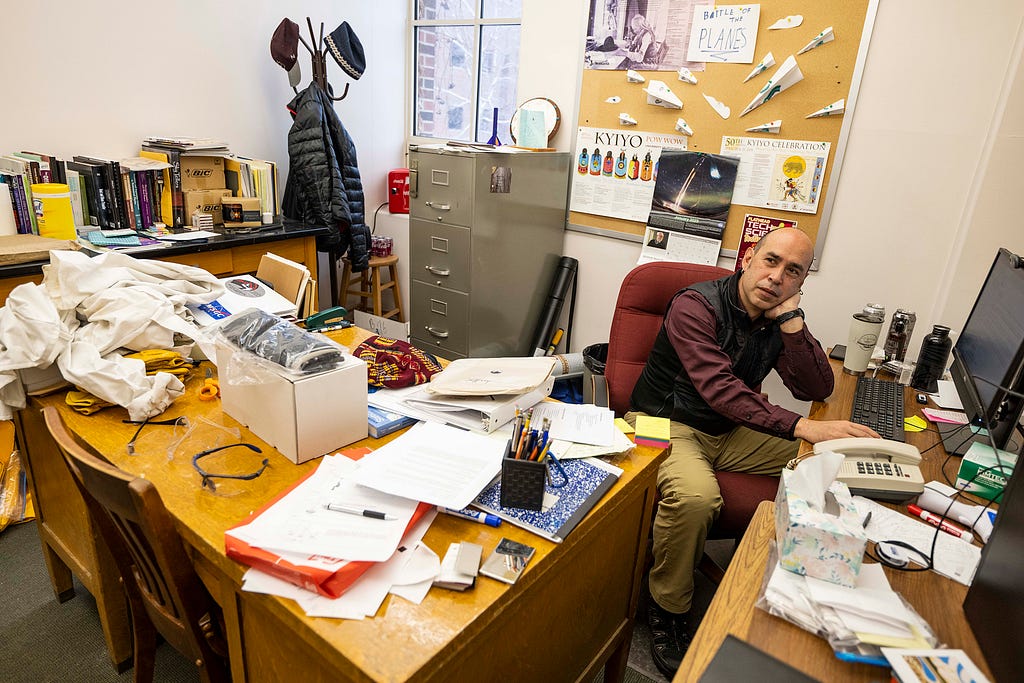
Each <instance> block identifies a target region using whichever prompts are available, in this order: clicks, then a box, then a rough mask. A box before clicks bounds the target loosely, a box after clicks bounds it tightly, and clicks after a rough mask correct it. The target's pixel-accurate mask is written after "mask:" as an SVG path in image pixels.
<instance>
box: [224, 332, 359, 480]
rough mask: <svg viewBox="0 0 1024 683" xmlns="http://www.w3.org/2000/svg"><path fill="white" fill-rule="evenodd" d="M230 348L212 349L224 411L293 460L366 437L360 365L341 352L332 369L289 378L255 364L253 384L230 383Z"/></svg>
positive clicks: (298, 462)
mask: <svg viewBox="0 0 1024 683" xmlns="http://www.w3.org/2000/svg"><path fill="white" fill-rule="evenodd" d="M231 353H232V350H231V349H228V348H226V347H223V346H218V348H217V367H218V369H219V370H220V372H221V377H220V391H221V401H222V408H223V409H224V412H225V413H227V414H228V415H230V416H231V417H233V418H235V419H236V420H238V421H239V422H241V423H242V424H244V425H245V426H246V427H248V428H249V429H250V430H251V431H252V432H253V433H254V434H256V435H257V436H258V437H260V438H261V439H263V440H264V441H266V442H267V443H269V444H270V445H272V446H273V447H274V448H276V449H277V450H279V451H280V452H281V454H282V455H284V456H285V457H286V458H288V459H289V460H291V461H292V462H294V463H295V464H300V463H304V462H306V461H307V460H312V459H313V458H317V457H319V456H321V455H324V454H326V453H330V452H332V451H334V450H337V449H339V448H342V447H344V446H347V445H349V444H350V443H353V442H355V441H359V440H360V439H364V438H366V434H367V412H366V363H364V362H363V361H362V360H360V359H359V358H356V357H355V356H351V355H346V357H345V362H344V363H343V364H342V365H341V367H338V368H336V369H334V370H330V371H328V372H324V373H320V374H317V375H309V376H306V377H298V378H296V377H291V376H289V375H288V374H286V373H285V372H284V371H283V369H282V371H281V372H280V373H278V372H275V371H271V370H269V369H264V368H263V366H260V368H259V370H257V371H256V372H254V373H253V374H254V375H258V377H259V380H260V381H259V382H258V383H252V384H250V383H236V384H232V383H231V381H230V380H231V378H230V377H228V376H227V375H228V374H229V373H228V372H227V370H226V369H227V368H228V362H229V360H230V356H231Z"/></svg>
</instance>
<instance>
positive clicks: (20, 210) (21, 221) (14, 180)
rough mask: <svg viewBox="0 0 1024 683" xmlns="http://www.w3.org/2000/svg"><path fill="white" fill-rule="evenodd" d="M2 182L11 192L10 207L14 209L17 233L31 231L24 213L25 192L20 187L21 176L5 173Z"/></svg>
mask: <svg viewBox="0 0 1024 683" xmlns="http://www.w3.org/2000/svg"><path fill="white" fill-rule="evenodd" d="M4 178H5V179H6V180H5V182H4V184H5V186H6V187H7V191H9V192H10V193H11V208H12V209H13V210H14V223H15V225H17V226H18V234H21V235H24V234H26V233H30V232H32V224H31V223H29V222H28V216H26V215H25V208H24V207H25V193H24V192H23V191H22V189H21V176H17V175H5V176H4Z"/></svg>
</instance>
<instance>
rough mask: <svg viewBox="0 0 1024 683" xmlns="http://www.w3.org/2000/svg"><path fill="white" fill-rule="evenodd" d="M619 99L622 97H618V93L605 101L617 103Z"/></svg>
mask: <svg viewBox="0 0 1024 683" xmlns="http://www.w3.org/2000/svg"><path fill="white" fill-rule="evenodd" d="M621 101H622V98H621V97H619V96H618V95H612V96H611V97H609V98H608V99H607V100H605V102H607V103H608V104H618V103H619V102H621Z"/></svg>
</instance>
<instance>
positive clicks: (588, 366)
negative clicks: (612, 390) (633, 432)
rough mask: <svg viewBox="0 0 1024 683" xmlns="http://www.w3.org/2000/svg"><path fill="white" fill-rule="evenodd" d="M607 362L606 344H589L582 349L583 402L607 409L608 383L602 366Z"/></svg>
mask: <svg viewBox="0 0 1024 683" xmlns="http://www.w3.org/2000/svg"><path fill="white" fill-rule="evenodd" d="M607 362H608V344H607V342H605V343H602V344H591V345H590V346H588V347H586V348H584V349H583V402H584V403H592V404H594V405H596V406H602V407H605V408H607V407H608V383H607V381H605V378H604V366H605V363H607Z"/></svg>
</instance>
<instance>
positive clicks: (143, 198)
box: [135, 171, 153, 230]
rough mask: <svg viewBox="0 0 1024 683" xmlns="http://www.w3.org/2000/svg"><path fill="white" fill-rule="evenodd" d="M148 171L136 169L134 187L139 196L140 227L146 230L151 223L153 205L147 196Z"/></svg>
mask: <svg viewBox="0 0 1024 683" xmlns="http://www.w3.org/2000/svg"><path fill="white" fill-rule="evenodd" d="M149 183H150V180H149V171H138V172H137V173H136V174H135V188H136V190H137V191H138V197H139V201H138V203H139V218H140V219H141V220H142V225H140V226H139V227H140V229H142V230H146V229H148V228H150V227H151V226H152V225H153V207H152V204H151V200H150V196H149Z"/></svg>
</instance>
